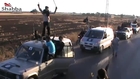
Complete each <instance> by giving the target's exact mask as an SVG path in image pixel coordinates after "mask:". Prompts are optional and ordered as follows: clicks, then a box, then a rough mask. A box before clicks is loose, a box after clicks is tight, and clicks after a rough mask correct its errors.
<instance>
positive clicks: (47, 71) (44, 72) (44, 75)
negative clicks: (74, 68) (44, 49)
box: [39, 59, 55, 79]
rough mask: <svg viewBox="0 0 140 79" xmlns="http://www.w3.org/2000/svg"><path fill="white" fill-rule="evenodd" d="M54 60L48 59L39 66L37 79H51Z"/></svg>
mask: <svg viewBox="0 0 140 79" xmlns="http://www.w3.org/2000/svg"><path fill="white" fill-rule="evenodd" d="M54 65H55V64H54V60H53V59H51V60H48V61H46V62H44V63H42V64H41V65H40V66H39V79H51V78H52V76H53V75H54V69H55V66H54Z"/></svg>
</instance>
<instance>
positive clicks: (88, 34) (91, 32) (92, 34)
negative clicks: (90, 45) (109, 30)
mask: <svg viewBox="0 0 140 79" xmlns="http://www.w3.org/2000/svg"><path fill="white" fill-rule="evenodd" d="M103 33H104V32H103V31H98V30H89V31H88V32H86V34H85V37H89V38H99V39H101V38H102V37H103Z"/></svg>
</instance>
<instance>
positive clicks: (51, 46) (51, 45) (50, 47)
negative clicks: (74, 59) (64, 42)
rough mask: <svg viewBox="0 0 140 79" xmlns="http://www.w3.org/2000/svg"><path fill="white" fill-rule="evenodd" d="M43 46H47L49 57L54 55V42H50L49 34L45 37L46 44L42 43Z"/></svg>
mask: <svg viewBox="0 0 140 79" xmlns="http://www.w3.org/2000/svg"><path fill="white" fill-rule="evenodd" d="M43 46H44V47H46V46H47V47H48V54H49V56H50V57H54V55H55V52H56V48H55V45H54V43H53V42H52V40H51V38H50V37H49V36H47V37H46V44H45V45H43Z"/></svg>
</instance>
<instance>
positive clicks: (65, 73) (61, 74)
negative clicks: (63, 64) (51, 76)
mask: <svg viewBox="0 0 140 79" xmlns="http://www.w3.org/2000/svg"><path fill="white" fill-rule="evenodd" d="M66 75H67V72H62V73H60V74H59V76H61V77H63V76H66Z"/></svg>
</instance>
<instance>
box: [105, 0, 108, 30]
mask: <svg viewBox="0 0 140 79" xmlns="http://www.w3.org/2000/svg"><path fill="white" fill-rule="evenodd" d="M108 11H109V0H106V8H105V22H106V27H107V26H108V21H109V20H108V15H109V14H108Z"/></svg>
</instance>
